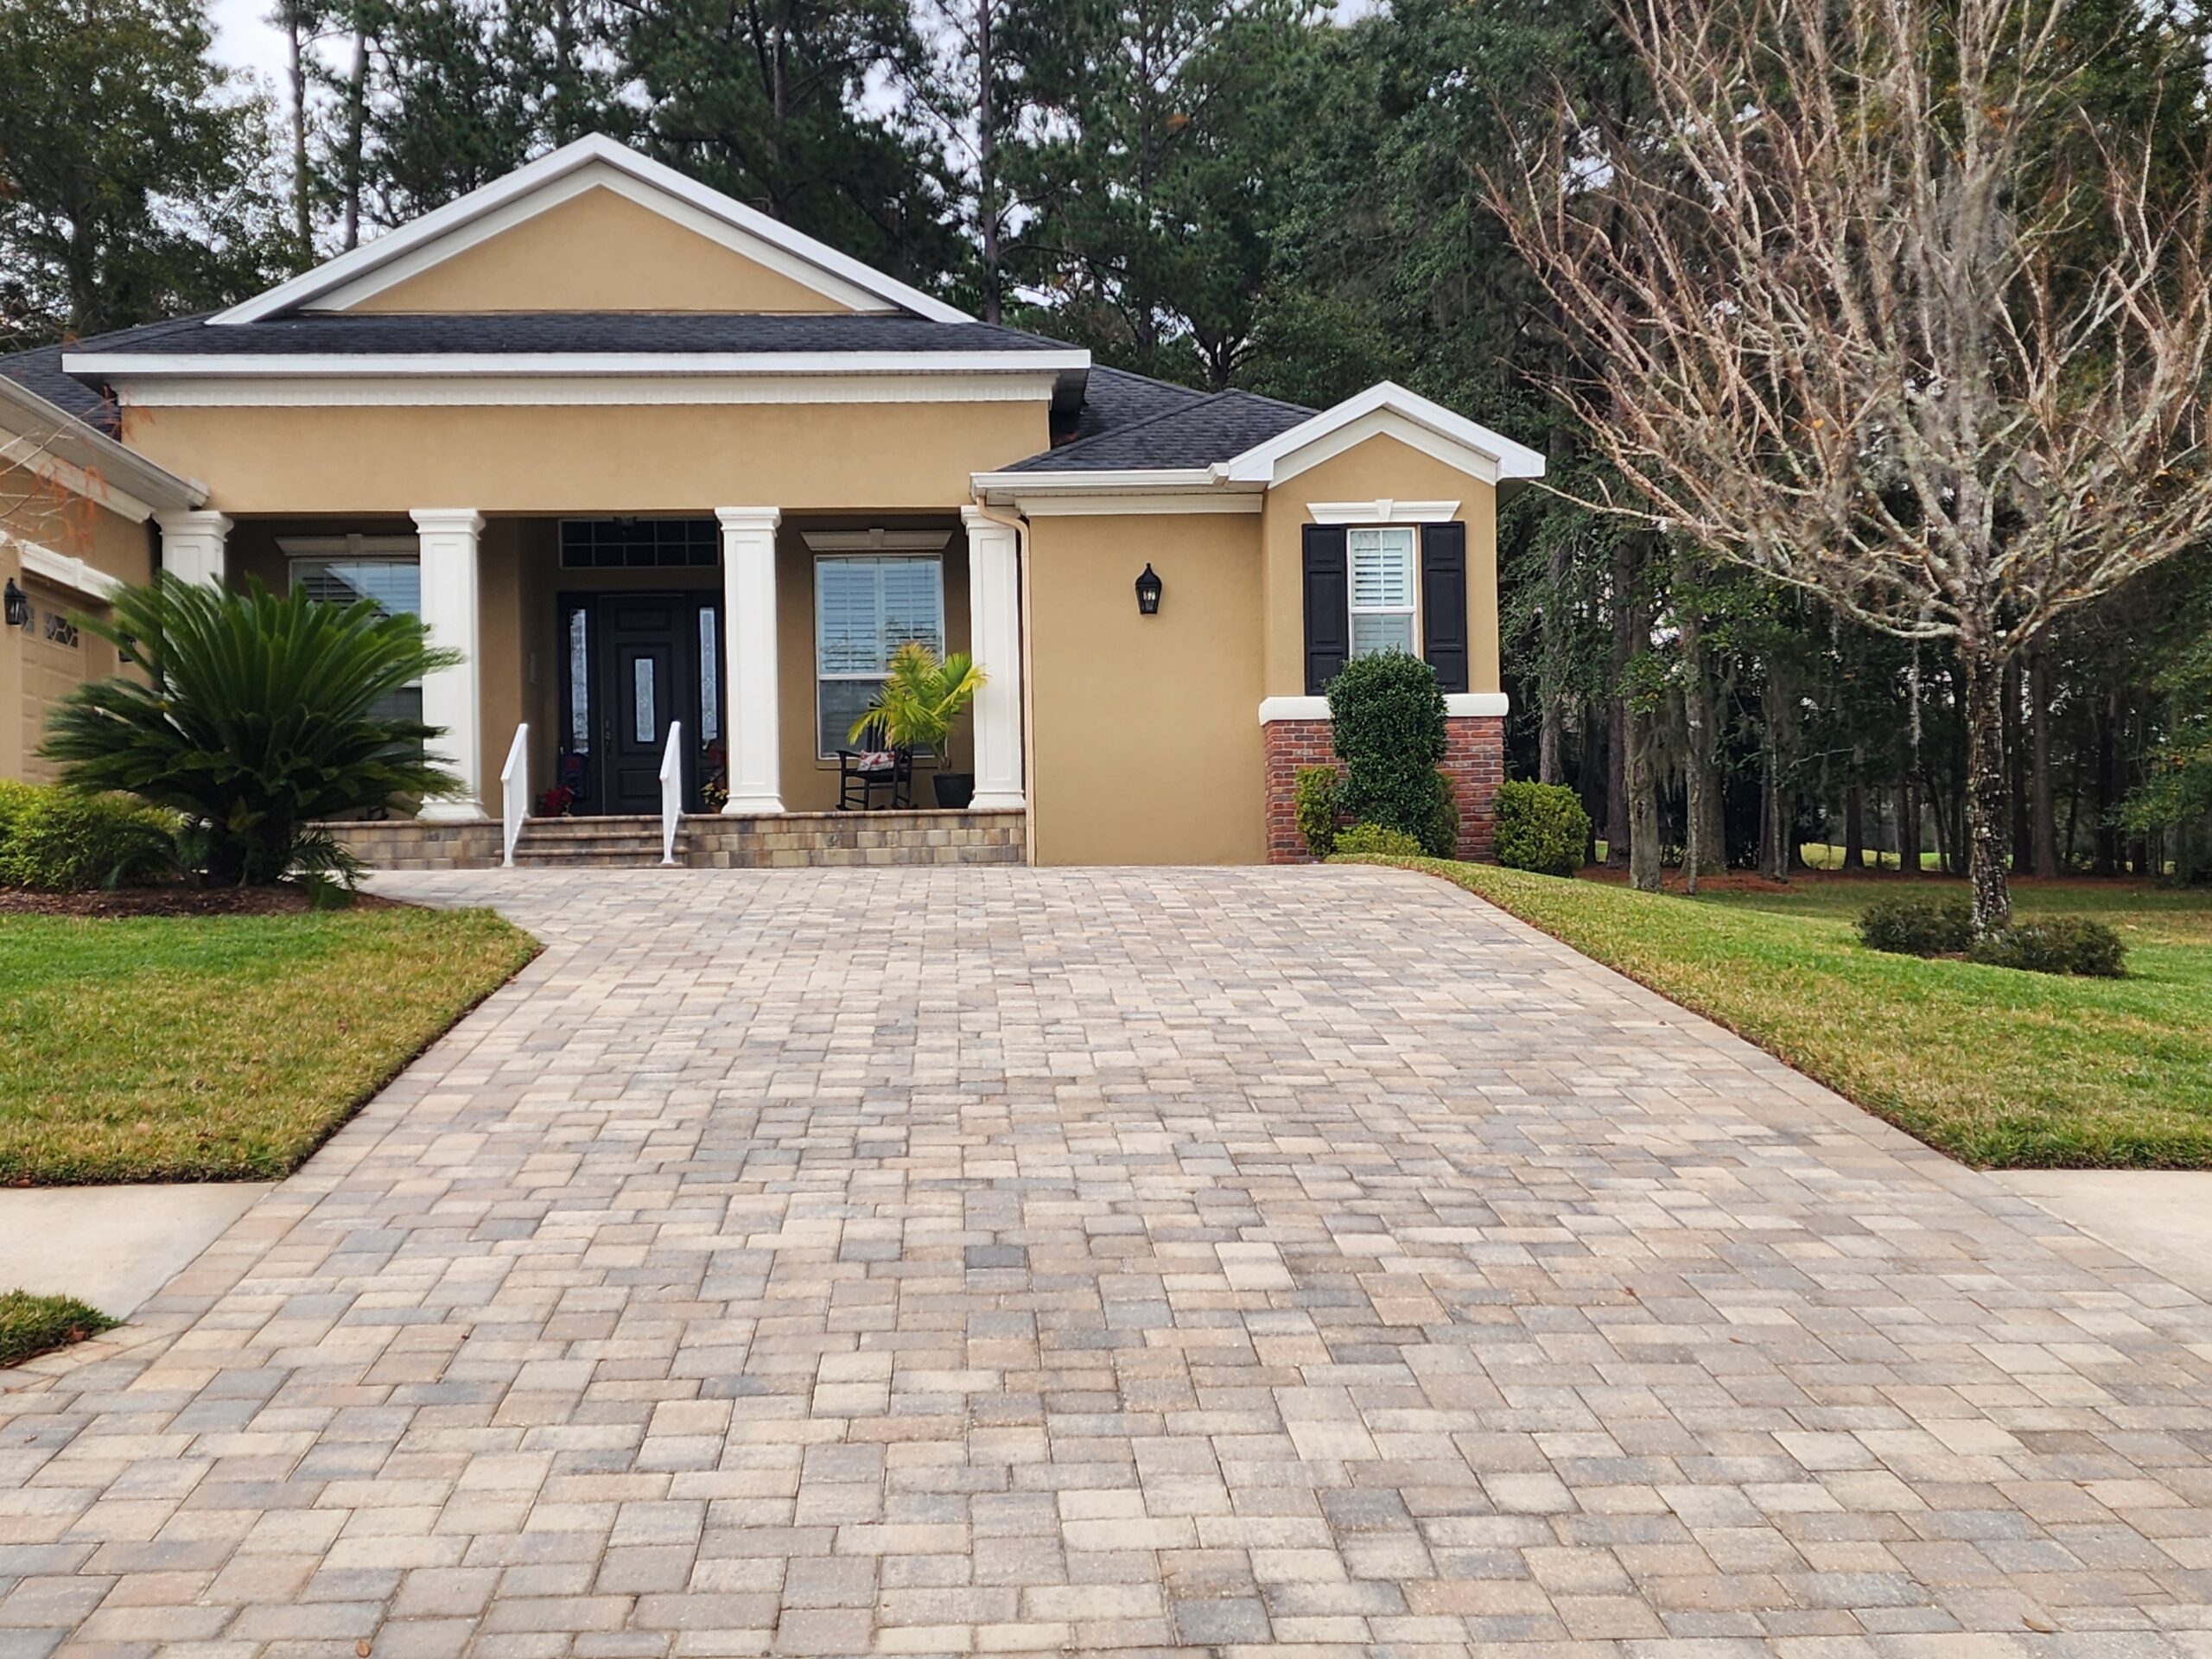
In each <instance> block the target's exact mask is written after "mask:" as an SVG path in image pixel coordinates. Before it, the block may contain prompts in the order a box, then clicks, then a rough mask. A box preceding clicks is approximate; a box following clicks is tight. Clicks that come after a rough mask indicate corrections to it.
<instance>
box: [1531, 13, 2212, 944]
mask: <svg viewBox="0 0 2212 1659" xmlns="http://www.w3.org/2000/svg"><path fill="white" fill-rule="evenodd" d="M2114 16H2119V14H2110V13H2104V12H2098V13H2095V14H2094V16H2093V15H2091V13H2090V11H2089V10H2088V8H2086V7H2085V6H2084V5H2083V4H2082V3H2080V0H1664V3H1662V0H1620V3H1619V4H1618V8H1617V10H1616V13H1615V22H1616V25H1617V27H1618V29H1621V30H1622V31H1623V33H1624V35H1625V36H1626V38H1627V39H1628V40H1629V41H1630V42H1631V44H1632V47H1633V49H1634V53H1635V55H1636V58H1637V60H1638V62H1639V65H1640V67H1641V69H1642V72H1643V76H1644V78H1645V79H1646V80H1647V82H1648V88H1647V91H1648V98H1647V100H1646V101H1645V102H1644V104H1643V107H1642V109H1641V111H1640V113H1639V115H1638V116H1637V118H1635V119H1634V120H1613V121H1608V120H1607V119H1606V118H1605V117H1604V116H1603V115H1602V114H1601V113H1596V112H1592V111H1587V110H1585V109H1583V108H1581V107H1579V106H1578V105H1576V104H1575V103H1574V102H1573V99H1572V98H1571V97H1570V96H1569V95H1568V94H1567V92H1566V90H1565V89H1562V90H1561V93H1560V99H1559V100H1558V103H1557V105H1556V107H1555V108H1554V111H1552V116H1553V118H1552V119H1551V120H1550V121H1549V122H1548V123H1547V124H1544V125H1543V126H1541V128H1539V129H1538V130H1535V132H1533V133H1532V134H1530V135H1529V137H1528V141H1527V142H1526V143H1525V144H1524V146H1523V148H1522V150H1521V152H1520V154H1519V156H1518V157H1517V161H1516V165H1515V166H1514V167H1513V168H1511V170H1510V172H1509V173H1507V174H1505V175H1499V176H1496V177H1493V178H1492V179H1491V194H1492V197H1493V200H1494V203H1495V205H1496V206H1497V207H1498V209H1499V211H1500V212H1501V213H1502V214H1503V216H1504V217H1505V218H1506V219H1507V220H1508V221H1509V223H1510V226H1511V227H1512V231H1513V234H1514V237H1515V239H1516V243H1517V245H1518V246H1519V247H1520V249H1521V251H1522V254H1523V256H1524V257H1526V258H1527V260H1528V261H1529V264H1530V265H1531V266H1532V267H1533V268H1534V269H1535V270H1536V271H1537V273H1538V274H1539V276H1540V277H1541V280H1542V281H1543V283H1545V284H1546V286H1547V287H1548V289H1549V291H1550V293H1551V296H1552V297H1553V299H1554V302H1556V305H1557V308H1558V309H1559V312H1560V315H1562V316H1563V317H1564V318H1565V319H1566V320H1567V323H1568V325H1569V327H1571V328H1573V329H1574V330H1575V331H1576V332H1577V333H1578V334H1579V335H1580V339H1579V340H1578V342H1577V343H1578V348H1579V356H1580V361H1581V362H1582V363H1583V364H1585V365H1587V366H1586V370H1585V372H1582V373H1581V374H1580V375H1579V376H1576V377H1573V378H1571V379H1570V381H1569V383H1568V384H1567V385H1564V386H1563V388H1562V391H1564V393H1565V395H1566V396H1567V398H1568V399H1569V400H1570V401H1571V402H1572V403H1573V405H1574V406H1575V408H1576V410H1577V412H1578V414H1579V415H1580V416H1581V418H1582V419H1583V420H1584V421H1585V422H1586V423H1587V425H1588V428H1589V429H1590V432H1591V435H1592V442H1594V443H1595V444H1596V445H1597V446H1598V448H1599V450H1600V451H1601V452H1602V453H1603V454H1604V455H1605V458H1606V459H1607V460H1608V461H1611V463H1612V465H1613V467H1616V468H1617V469H1618V472H1619V474H1620V476H1621V478H1622V479H1623V480H1625V489H1624V493H1622V494H1621V496H1620V497H1618V499H1607V500H1606V501H1605V502H1602V503H1600V504H1599V505H1604V506H1606V507H1608V508H1611V509H1614V510H1618V511H1621V512H1629V513H1633V514H1636V515H1637V516H1640V517H1643V518H1646V519H1648V520H1649V519H1656V520H1658V521H1660V522H1661V523H1662V524H1663V525H1664V526H1665V527H1666V528H1667V529H1669V530H1670V531H1672V532H1674V533H1675V534H1678V535H1682V536H1685V537H1691V538H1693V539H1694V540H1695V541H1696V542H1697V543H1700V544H1701V545H1703V546H1705V547H1707V548H1708V549H1710V550H1713V551H1714V552H1716V553H1718V554H1719V555H1720V556H1723V557H1724V558H1726V559H1729V560H1732V561H1734V562H1737V563H1741V564H1744V565H1747V566H1750V567H1751V568H1752V569H1758V570H1760V571H1763V572H1764V573H1766V574H1767V575H1770V576H1771V577H1774V578H1776V579H1777V580H1779V581H1781V582H1784V583H1788V584H1791V585H1794V586H1796V587H1798V588H1804V589H1808V590H1810V591H1812V592H1814V593H1815V594H1819V595H1820V596H1821V598H1823V599H1824V600H1826V601H1827V602H1828V603H1829V604H1831V605H1834V606H1835V607H1838V608H1839V609H1840V610H1841V611H1842V612H1844V613H1847V614H1848V615H1850V616H1852V617H1854V618H1856V619H1858V620H1859V621H1861V622H1864V623H1866V624H1867V625H1868V626H1872V627H1875V628H1878V629H1881V630H1883V631H1885V632H1889V633H1891V634H1894V635H1896V636H1898V637H1900V638H1903V639H1914V640H1936V641H1945V642H1948V643H1949V644H1950V645H1952V646H1953V647H1954V649H1955V652H1956V653H1957V657H1958V660H1959V662H1960V664H1961V670H1962V673H1963V677H1964V692H1965V702H1966V711H1967V727H1968V772H1969V776H1968V782H1967V822H1968V826H1969V834H1970V843H1971V850H1970V858H1969V864H1970V871H1971V875H1972V879H1973V889H1974V922H1975V927H1976V931H1978V932H1986V931H1990V930H1992V929H1995V928H1999V927H2002V926H2004V925H2007V923H2008V922H2009V919H2010V907H2011V897H2010V893H2009V891H2008V889H2007V885H2006V880H2005V861H2006V854H2007V842H2008V839H2009V824H2008V819H2009V816H2010V814H2009V807H2008V804H2007V794H2006V779H2005V755H2004V739H2003V720H2002V694H2001V688H2002V685H2003V682H2004V678H2005V667H2006V665H2007V664H2009V663H2011V662H2012V660H2013V659H2015V658H2019V657H2021V656H2023V655H2024V654H2025V653H2026V652H2028V651H2029V650H2030V648H2031V646H2032V645H2034V643H2035V642H2036V641H2037V639H2039V638H2041V637H2042V636H2043V635H2044V632H2045V631H2046V630H2047V629H2048V628H2049V627H2050V625H2051V623H2052V621H2053V620H2054V619H2056V618H2057V617H2058V616H2060V615H2062V614H2063V613H2065V612H2067V611H2069V610H2070V609H2072V608H2073V607H2077V606H2080V605H2082V604H2084V603H2086V602H2088V601H2091V600H2094V599H2095V598H2096V597H2097V596H2099V595H2100V594H2105V593H2107V592H2108V591H2110V590H2111V589H2112V588H2114V587H2116V586H2117V585H2119V584H2120V583H2121V582H2126V580H2128V578H2130V577H2131V576H2133V575H2137V574H2138V573H2139V572H2141V571H2143V570H2145V569H2148V568H2150V567H2151V566H2152V565H2154V564H2157V563H2158V562H2160V561H2161V560H2163V559H2165V558H2167V557H2168V556H2171V555H2172V554H2174V553H2176V552H2177V551H2179V550H2182V549H2183V548H2185V547H2187V546H2189V545H2190V544H2191V543H2195V542H2197V541H2199V540H2200V539H2202V537H2204V536H2205V535H2206V532H2207V531H2208V530H2212V466H2208V456H2207V454H2206V450H2205V447H2204V446H2205V440H2206V431H2205V423H2206V421H2207V418H2208V407H2207V403H2208V397H2212V379H2209V378H2208V365H2212V283H2209V282H2208V276H2209V275H2212V273H2209V272H2208V264H2207V252H2208V242H2207V235H2208V229H2209V228H2212V178H2209V177H2208V174H2207V172H2206V170H2205V168H2203V167H2202V165H2201V164H2200V160H2199V158H2196V157H2193V156H2189V155H2187V154H2186V153H2184V152H2185V149H2186V146H2185V145H2177V144H2176V143H2174V142H2173V137H2172V135H2173V132H2174V131H2175V130H2176V129H2177V123H2175V122H2173V121H2172V120H2171V117H2172V116H2173V115H2174V114H2175V113H2177V111H2181V110H2183V108H2184V107H2186V105H2187V101H2188V100H2190V99H2198V98H2201V97H2202V96H2203V92H2204V88H2203V86H2202V83H2201V80H2200V81H2198V82H2197V83H2196V84H2194V85H2186V84H2177V85H2174V86H2169V87H2165V88H2164V89H2163V90H2162V92H2160V93H2159V95H2158V96H2151V95H2149V94H2148V93H2147V92H2146V93H2145V95H2144V96H2142V97H2140V98H2139V99H2137V100H2136V107H2137V108H2138V109H2139V110H2140V111H2143V113H2142V115H2141V117H2140V118H2139V119H2137V120H2133V121H2124V122H2120V123H2118V124H2115V123H2114V122H2113V120H2112V119H2111V117H2110V114H2109V111H2102V110H2100V111H2096V112H2094V113H2093V100H2092V99H2089V98H2088V97H2087V96H2086V93H2085V87H2086V86H2087V84H2088V81H2087V77H2088V76H2089V75H2090V74H2091V73H2092V71H2093V67H2094V61H2095V58H2096V54H2097V53H2098V52H2099V51H2100V50H2101V49H2102V47H2103V45H2104V44H2105V43H2104V42H2101V41H2099V40H2098V39H2097V38H2095V34H2096V30H2097V29H2098V28H2099V27H2107V26H2108V27H2110V28H2130V29H2144V28H2152V29H2155V28H2157V27H2158V26H2159V25H2158V22H2157V20H2156V19H2155V18H2151V17H2149V16H2148V15H2147V14H2146V13H2145V12H2143V11H2137V12H2135V13H2134V14H2133V17H2132V18H2125V17H2123V18H2121V20H2120V21H2119V22H2108V23H2107V24H2101V23H2100V21H2099V20H2100V19H2110V18H2112V17H2114ZM2177 55H2181V56H2185V54H2177ZM2177 79H2185V78H2181V77H2177ZM2161 98H2163V99H2164V100H2165V101H2164V102H2163V103H2162V102H2161ZM2192 130H2193V129H2192Z"/></svg>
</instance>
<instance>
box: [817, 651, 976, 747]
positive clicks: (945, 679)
mask: <svg viewBox="0 0 2212 1659" xmlns="http://www.w3.org/2000/svg"><path fill="white" fill-rule="evenodd" d="M986 677H987V676H986V675H985V674H984V672H983V671H982V669H980V668H978V667H976V664H975V663H974V662H973V661H972V660H970V659H969V655H968V653H967V652H964V651H956V652H953V653H952V655H950V657H947V658H945V659H944V661H942V662H939V661H938V658H937V653H936V652H932V651H931V649H930V648H929V647H928V646H927V645H922V644H919V643H918V642H914V641H909V642H908V643H907V644H906V645H901V646H899V649H898V650H897V651H896V652H893V653H892V657H891V664H890V669H889V671H888V672H887V673H886V674H885V676H884V679H883V689H882V690H880V691H878V692H877V693H876V694H875V698H874V701H873V702H870V703H869V704H868V707H867V709H864V710H863V711H862V712H861V717H860V718H859V719H858V720H856V721H854V722H853V729H852V731H851V733H850V734H849V737H850V741H853V742H855V743H860V742H864V741H867V738H868V733H870V732H871V731H880V732H881V733H882V734H883V741H885V742H887V743H888V744H890V745H891V747H893V748H894V749H931V750H935V751H937V752H938V753H943V752H944V744H945V741H946V740H947V739H949V738H950V736H951V735H952V724H953V722H954V721H957V720H958V719H959V718H960V716H961V715H962V714H963V712H965V710H966V709H967V707H968V705H969V703H971V702H974V701H975V700H976V693H977V692H978V691H980V690H982V689H983V682H984V680H985V678H986Z"/></svg>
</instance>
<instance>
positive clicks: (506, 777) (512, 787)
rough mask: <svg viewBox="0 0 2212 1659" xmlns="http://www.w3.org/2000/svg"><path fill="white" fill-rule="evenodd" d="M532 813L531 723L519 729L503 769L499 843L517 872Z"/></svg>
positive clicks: (500, 787) (522, 725)
mask: <svg viewBox="0 0 2212 1659" xmlns="http://www.w3.org/2000/svg"><path fill="white" fill-rule="evenodd" d="M529 810H530V723H529V722H528V721H524V722H523V723H522V724H521V725H519V726H518V727H516V728H515V741H513V742H512V743H511V744H509V745H508V746H507V764H506V765H505V766H501V767H500V768H499V840H500V844H501V847H502V849H504V853H505V856H504V858H503V859H502V862H503V863H504V864H505V866H506V867H507V868H509V869H512V868H514V862H515V842H518V841H520V840H521V839H522V821H523V816H524V814H525V813H527V812H528V811H529Z"/></svg>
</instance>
